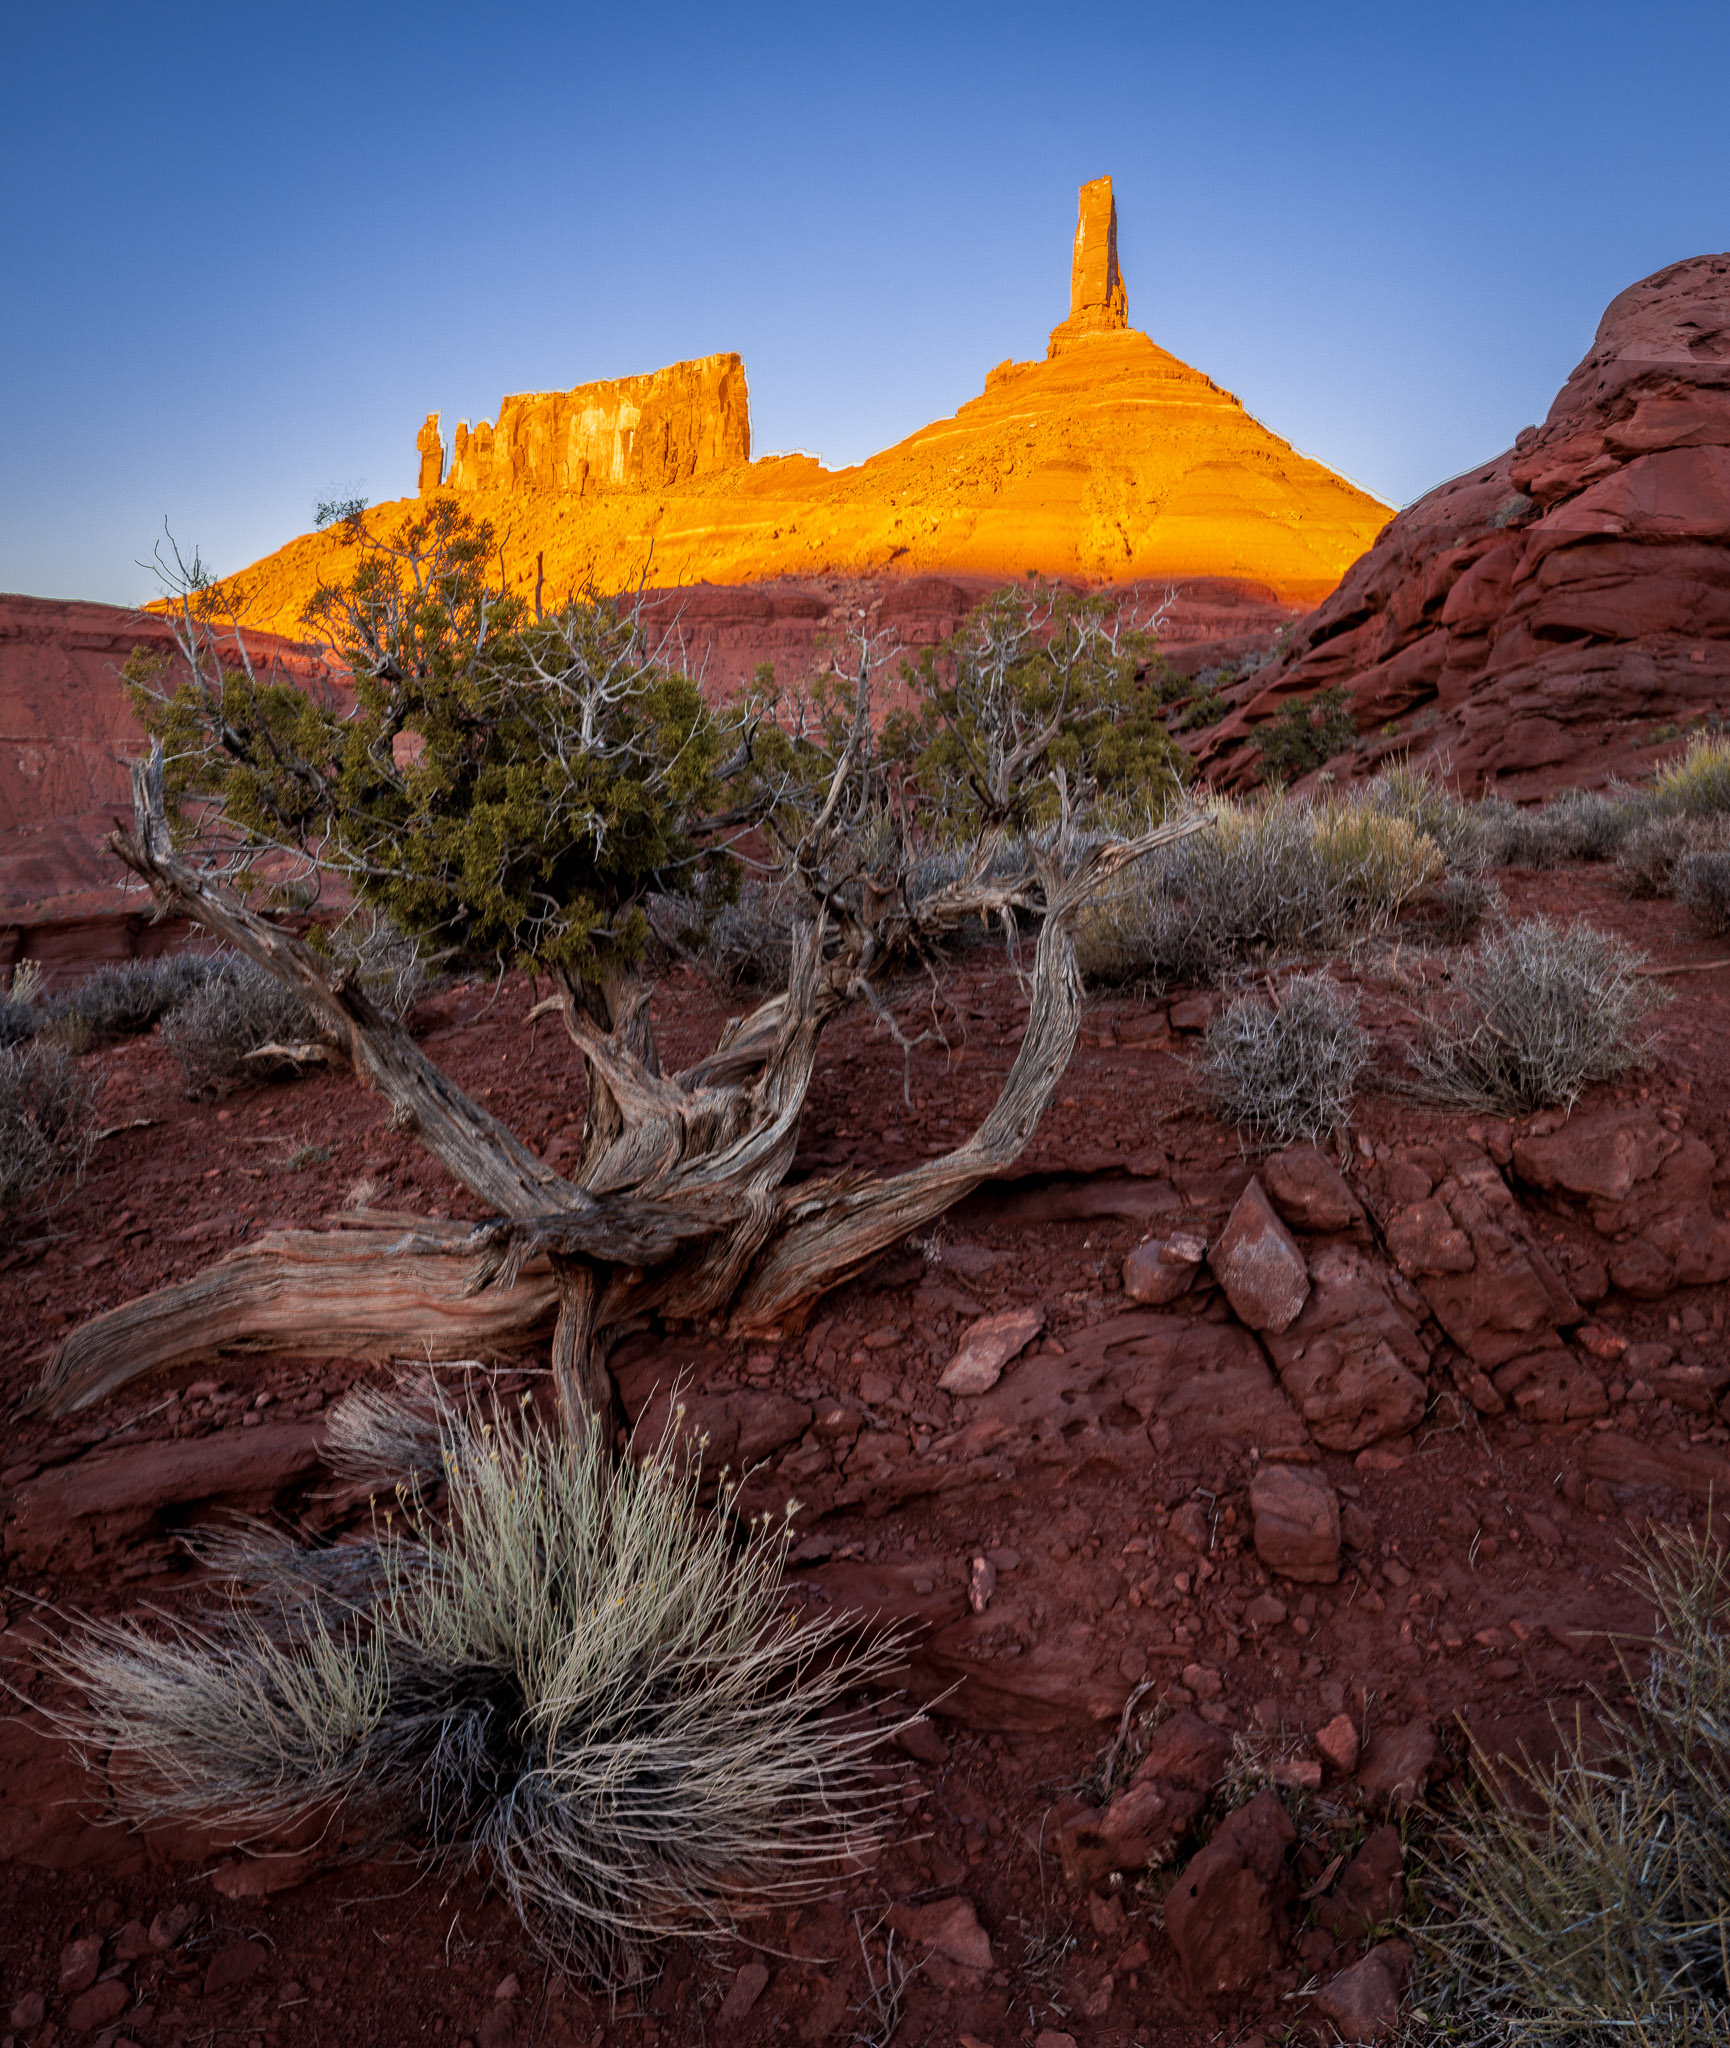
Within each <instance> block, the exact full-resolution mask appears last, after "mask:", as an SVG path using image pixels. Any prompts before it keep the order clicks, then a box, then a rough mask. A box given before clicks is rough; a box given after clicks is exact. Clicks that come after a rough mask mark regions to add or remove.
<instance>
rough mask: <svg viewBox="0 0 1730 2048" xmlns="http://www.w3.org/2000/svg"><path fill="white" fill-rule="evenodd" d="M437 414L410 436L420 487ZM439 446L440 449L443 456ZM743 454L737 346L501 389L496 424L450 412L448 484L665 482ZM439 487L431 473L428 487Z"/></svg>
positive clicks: (604, 486) (581, 491) (489, 487)
mask: <svg viewBox="0 0 1730 2048" xmlns="http://www.w3.org/2000/svg"><path fill="white" fill-rule="evenodd" d="M437 420H438V415H437V414H436V413H435V414H433V415H431V416H430V417H429V419H428V422H427V426H426V427H423V428H422V429H421V438H420V440H419V442H417V443H416V445H417V447H419V449H420V451H421V472H420V494H421V496H422V497H423V498H424V497H425V496H426V495H427V492H428V488H429V486H428V477H429V475H430V471H431V462H432V457H431V455H430V454H429V452H428V448H427V441H426V436H427V431H428V428H431V430H432V433H433V435H434V438H435V440H436V438H437V433H438V427H437ZM442 453H443V451H442V448H441V450H440V457H441V460H442ZM750 459H751V401H750V394H749V392H748V391H747V390H746V386H745V365H744V363H743V361H742V360H741V359H740V358H739V357H738V356H736V355H719V356H701V357H699V358H698V359H697V360H696V361H694V362H688V363H670V364H669V365H668V366H667V367H666V368H665V369H664V370H651V371H649V372H648V373H647V374H646V375H644V376H640V377H615V378H612V379H610V380H608V381H606V382H603V383H597V384H579V385H578V386H577V387H576V388H575V390H572V391H530V392H522V393H519V394H517V395H516V396H515V397H511V398H506V399H504V400H503V401H502V402H501V403H500V406H499V419H498V425H497V426H494V425H493V424H492V422H491V421H490V420H482V421H481V423H480V424H479V426H477V427H476V428H474V430H473V431H472V432H471V431H470V429H469V424H468V421H467V420H459V421H458V422H457V431H456V438H455V440H454V442H453V443H452V446H451V466H450V475H449V476H448V477H447V478H446V479H445V483H446V485H447V487H448V488H449V489H451V490H453V491H501V490H503V491H513V492H523V491H570V492H573V493H574V494H575V495H576V496H577V497H579V498H581V497H584V496H586V495H588V494H590V493H592V492H596V491H604V490H611V489H617V488H620V487H623V488H625V489H631V490H649V491H654V490H664V489H666V488H667V487H668V486H669V485H672V484H683V483H689V482H690V481H691V479H692V478H693V477H702V476H711V475H713V474H714V473H715V472H716V471H717V470H724V469H735V468H738V467H739V466H740V465H741V464H743V463H747V462H749V461H750ZM437 487H438V479H437V478H436V477H435V478H433V480H432V485H431V488H433V489H436V488H437Z"/></svg>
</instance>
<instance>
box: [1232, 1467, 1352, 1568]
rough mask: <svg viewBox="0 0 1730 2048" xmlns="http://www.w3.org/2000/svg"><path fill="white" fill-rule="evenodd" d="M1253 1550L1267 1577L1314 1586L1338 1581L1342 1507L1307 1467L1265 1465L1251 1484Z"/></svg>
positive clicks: (1314, 1472) (1319, 1474) (1336, 1498)
mask: <svg viewBox="0 0 1730 2048" xmlns="http://www.w3.org/2000/svg"><path fill="white" fill-rule="evenodd" d="M1249 1505H1250V1512H1251V1514H1252V1515H1253V1516H1254V1517H1255V1549H1256V1555H1257V1556H1258V1557H1259V1558H1260V1559H1261V1561H1262V1563H1263V1564H1265V1565H1266V1566H1267V1568H1268V1570H1269V1571H1274V1572H1279V1573H1281V1574H1282V1575H1283V1576H1284V1577H1285V1578H1288V1579H1297V1580H1299V1581H1302V1582H1304V1583H1306V1584H1311V1585H1332V1584H1333V1582H1334V1581H1335V1580H1336V1579H1337V1578H1338V1577H1339V1575H1340V1504H1339V1499H1338V1496H1337V1495H1336V1494H1335V1492H1334V1490H1333V1488H1332V1487H1331V1486H1330V1485H1329V1484H1328V1482H1327V1481H1326V1479H1324V1478H1323V1477H1322V1475H1321V1473H1319V1472H1317V1471H1315V1470H1314V1469H1313V1468H1312V1467H1310V1466H1308V1465H1264V1466H1262V1468H1261V1469H1260V1471H1258V1472H1257V1473H1256V1475H1255V1478H1254V1479H1253V1480H1252V1481H1251V1482H1250V1489H1249Z"/></svg>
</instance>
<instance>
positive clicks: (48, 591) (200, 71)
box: [0, 0, 1730, 602]
mask: <svg viewBox="0 0 1730 2048" xmlns="http://www.w3.org/2000/svg"><path fill="white" fill-rule="evenodd" d="M0 28H3V32H4V44H3V47H4V50H5V58H4V64H3V67H0V73H3V76H4V79H5V83H6V88H7V89H6V93H5V106H6V115H5V119H4V121H3V122H0V280H3V283H0V389H3V390H4V392H5V394H6V399H7V419H6V424H5V427H4V429H3V430H0V588H6V589H13V590H25V591H33V592H38V593H41V594H45V595H50V596H61V597H97V598H104V599H108V600H110V601H115V602H128V601H132V600H134V599H137V598H139V597H141V596H144V595H146V594H148V591H149V587H150V586H149V579H148V577H147V576H146V575H145V574H144V572H143V571H142V570H140V569H139V568H138V567H137V561H138V558H139V557H141V556H147V555H148V554H149V552H150V548H151V544H152V541H153V539H154V537H155V536H156V535H157V534H158V533H160V531H161V528H162V523H163V521H164V519H167V521H168V522H169V523H170V525H171V526H172V528H173V530H174V532H175V533H176V535H177V536H179V537H180V538H181V539H182V540H183V541H186V542H196V543H197V545H198V546H199V547H200V548H201V549H202V550H203V551H204V554H205V557H206V559H207V560H210V561H211V562H213V563H214V564H215V565H216V566H217V567H218V568H220V569H224V570H228V569H233V568H237V567H239V566H241V565H242V564H244V563H245V562H247V561H250V560H252V559H254V558H255V557H257V556H258V555H260V554H262V553H264V552H266V551H267V550H268V549H270V548H273V547H275V546H277V545H279V544H280V543H281V542H282V541H284V540H286V539H288V538H289V537H290V536H291V535H293V534H295V533H297V532H300V531H303V530H304V529H305V528H306V527H307V526H308V524H309V523H310V521H311V515H312V508H313V505H314V503H315V501H316V500H317V499H319V498H321V497H330V496H333V495H349V494H351V493H357V492H358V493H363V494H365V495H366V496H368V497H370V498H372V499H374V500H375V501H376V500H379V499H384V498H389V497H394V496H398V495H401V494H403V493H405V492H407V491H409V490H410V489H412V486H413V475H414V435H415V430H416V428H417V427H418V425H419V423H420V420H421V418H422V417H423V415H424V414H425V413H426V412H427V411H428V410H429V409H432V408H435V407H436V408H439V409H441V410H442V411H443V412H444V414H445V417H446V424H447V430H448V427H449V426H450V425H451V424H452V423H454V421H455V420H456V418H457V417H458V416H459V415H462V416H466V417H468V418H470V419H474V418H477V417H480V416H483V415H484V416H487V417H491V416H492V415H493V413H494V411H495V409H496V406H497V403H498V399H499V396H500V394H501V393H502V392H505V391H519V390H534V389H545V388H548V387H551V386H557V385H569V384H574V383H577V382H580V381H583V380H586V379H588V378H591V377H603V376H615V375H620V374H622V373H625V372H628V371H632V370H640V369H649V368H653V367H654V366H655V365H657V364H660V363H664V362H669V361H672V360H674V359H675V358H678V357H680V356H687V355H697V354H705V353H707V352H709V351H711V350H715V349H725V348H736V349H738V350H740V351H741V353H742V354H743V355H744V357H745V360H746V364H747V366H748V369H749V373H750V381H751V399H752V415H753V424H754V434H755V443H756V446H757V448H758V450H759V451H763V450H768V449H774V448H790V447H802V448H810V449H814V450H817V451H818V452H820V453H821V454H822V455H823V457H824V458H825V460H827V461H829V462H830V463H832V464H838V463H841V462H851V461H857V460H858V459H860V458H861V457H863V456H865V455H867V454H869V453H870V452H871V451H872V450H873V449H876V448H879V447H882V446H885V445H886V444H888V443H889V442H892V441H894V440H897V439H899V438H900V437H901V436H902V435H903V434H906V433H908V432H911V431H912V430H913V429H914V428H915V427H917V426H920V425H922V424H923V423H924V422H925V421H927V420H929V419H932V418H934V417H937V416H938V415H941V414H943V413H947V412H951V411H953V410H954V408H955V407H956V406H957V405H959V404H961V403H962V402H964V401H965V400H966V399H967V398H969V397H971V396H973V395H974V394H976V393H977V392H978V391H979V390H980V388H981V387H982V385H983V382H984V377H985V373H986V371H987V370H988V369H989V368H990V367H991V365H992V364H993V363H996V362H998V361H1000V360H1001V359H1002V358H1003V357H1005V356H1011V355H1013V356H1017V357H1024V358H1025V357H1028V356H1032V355H1036V354H1038V353H1040V352H1041V351H1042V350H1043V346H1044V338H1045V334H1046V330H1047V329H1048V328H1049V327H1050V326H1051V325H1052V324H1053V323H1054V322H1055V321H1056V320H1058V319H1059V318H1060V317H1061V316H1062V314H1063V312H1064V311H1065V302H1066V296H1067V289H1068V264H1069V237H1070V233H1071V229H1072V226H1073V218H1074V207H1075V189H1076V186H1077V185H1078V184H1079V183H1080V182H1081V181H1082V180H1083V179H1084V178H1090V177H1096V176H1098V175H1100V174H1101V173H1106V172H1109V173H1110V174H1111V176H1112V177H1113V178H1114V180H1115V181H1116V188H1117V197H1118V212H1119V220H1120V250H1121V255H1122V262H1123V271H1124V276H1125V280H1126V283H1127V285H1128V290H1129V306H1130V318H1131V320H1132V322H1133V323H1134V324H1135V325H1136V326H1138V327H1141V328H1143V329H1145V330H1146V331H1147V332H1148V333H1150V334H1151V335H1152V336H1153V337H1154V338H1155V340H1157V341H1158V342H1160V343H1161V344H1162V345H1163V346H1165V347H1167V348H1170V349H1171V350H1173V351H1174V352H1175V353H1176V354H1178V355H1180V356H1182V357H1183V358H1185V359H1186V360H1187V361H1189V362H1191V363H1194V364H1196V365H1197V366H1198V367H1200V368H1202V369H1204V370H1206V371H1207V372H1208V373H1209V374H1210V375H1211V376H1213V377H1214V378H1215V379H1216V380H1217V381H1218V382H1220V383H1221V384H1224V385H1225V386H1226V387H1227V388H1228V389H1230V390H1232V391H1235V392H1236V393H1237V395H1238V396H1239V397H1240V398H1241V399H1242V400H1243V401H1244V403H1245V404H1246V405H1248V406H1249V407H1250V409H1251V410H1252V411H1253V412H1254V413H1256V414H1257V415H1258V417H1260V418H1261V419H1262V420H1264V421H1265V422H1266V423H1267V424H1268V425H1269V426H1271V427H1272V428H1273V429H1274V430H1275V431H1276V432H1278V433H1280V434H1283V435H1285V436H1286V437H1287V438H1288V439H1290V440H1292V441H1293V442H1295V443H1296V444H1297V445H1298V446H1299V447H1300V448H1303V449H1304V450H1306V451H1307V452H1309V453H1311V454H1313V455H1316V456H1319V457H1320V458H1321V459H1322V460H1324V461H1326V462H1329V463H1331V464H1333V465H1334V466H1335V467H1337V468H1339V469H1341V470H1343V471H1344V472H1345V473H1346V474H1347V475H1349V476H1351V477H1353V478H1354V479H1356V480H1357V481H1358V482H1359V483H1361V484H1363V485H1365V486H1366V487H1367V488H1369V489H1371V490H1373V491H1376V492H1377V493H1379V494H1380V495H1381V496H1383V497H1386V498H1388V499H1390V500H1392V501H1394V502H1396V503H1402V502H1405V501H1408V500H1410V499H1411V498H1413V497H1416V496H1418V495H1419V494H1420V493H1422V492H1423V491H1424V490H1426V489H1428V488H1429V487H1430V486H1431V485H1432V484H1434V483H1436V482H1438V481H1440V480H1441V479H1442V478H1443V477H1446V476H1449V475H1452V474H1455V473H1457V472H1458V471H1460V470H1461V469H1464V468H1466V467H1469V466H1470V465H1471V464H1472V463H1474V462H1476V461H1479V460H1481V459H1482V458H1484V457H1485V456H1488V455H1491V454H1494V453H1495V452H1496V451H1498V450H1499V449H1501V448H1503V447H1505V446H1506V445H1507V444H1508V442H1509V441H1511V440H1512V438H1513V436H1514V434H1515V433H1516V432H1517V431H1518V429H1519V428H1520V427H1522V426H1523V425H1525V424H1526V423H1527V421H1529V420H1534V419H1537V418H1540V417H1542V414H1543V412H1544V410H1545V408H1546V407H1547V405H1548V403H1549V401H1550V398H1551V397H1552V395H1553V393H1554V391H1555V389H1556V387H1557V385H1558V384H1559V383H1560V382H1561V380H1562V378H1563V377H1564V376H1565V375H1566V373H1567V371H1568V370H1569V369H1570V368H1571V367H1572V365H1573V364H1574V362H1575V361H1576V360H1577V359H1578V358H1579V356H1580V355H1581V354H1582V353H1583V352H1584V350H1585V348H1586V346H1587V344H1588V342H1589V341H1590V339H1591V334H1592V330H1593V327H1594V325H1595V324H1596V321H1597V319H1598V316H1599V314H1600V313H1601V312H1602V310H1603V307H1604V305H1605V304H1606V302H1607V301H1608V300H1609V299H1610V298H1611V297H1612V296H1613V295H1614V294H1615V293H1616V292H1617V291H1619V290H1621V289H1622V288H1623V287H1624V286H1625V285H1627V284H1629V283H1631V282H1633V281H1634V280H1635V279H1636V278H1639V277H1642V276H1644V275H1646V274H1647V273H1648V272H1650V271H1652V270H1655V269H1657V268H1658V267H1659V266H1660V265H1662V264H1664V263H1667V262H1670V261H1673V260H1675V259H1676V258H1678V257H1682V256H1688V255H1694V254H1698V253H1699V252H1700V251H1702V250H1708V249H1713V250H1716V249H1723V248H1725V247H1727V246H1730V120H1726V118H1725V114H1724V103H1723V96H1722V95H1723V81H1724V79H1725V77H1726V75H1727V72H1730V8H1726V7H1725V6H1724V5H1723V4H1721V0H1720V4H1716V5H1710V6H1706V5H1691V6H1664V5H1661V4H1658V5H1653V4H1648V5H1646V6H1644V7H1642V8H1638V9H1635V8H1631V7H1627V6H1621V7H1617V8H1611V7H1608V6H1601V5H1597V4H1595V0H1575V4H1572V5H1567V6H1559V5H1547V4H1544V5H1540V4H1530V5H1522V4H1520V0H1500V4H1496V5H1479V4H1477V0H1459V4H1455V5H1452V6H1449V7H1446V8H1443V7H1437V6H1433V5H1432V6H1423V7H1419V6H1413V5H1401V4H1399V0H1392V4H1387V0H1384V4H1381V5H1374V6H1358V5H1335V6H1305V5H1302V4H1296V0H1287V4H1283V5H1260V4H1240V5H1231V4H1215V5H1212V6H1202V7H1196V6H1190V7H1186V8H1182V9H1179V8H1176V7H1167V6H1163V5H1141V6H1120V5H1103V4H1101V5H1084V4H1076V5H1061V4H1047V5H1044V6H1039V7H1027V6H1021V5H1019V4H1015V0H998V4H994V5H988V6H987V5H980V6H944V5H941V4H925V5H901V4H899V0H888V4H879V5H877V6H874V7H872V8H869V9H866V8H861V7H857V6H851V7H840V6H825V5H822V4H820V0H818V4H809V5H805V6H801V7H776V6H753V5H751V4H749V0H739V4H735V5H733V6H731V7H717V6H715V5H713V4H712V0H707V4H704V5H702V6H688V5H662V6H636V7H630V6H620V5H612V6H608V7H604V8H603V7H591V6H586V5H566V6H563V7H555V6H519V7H510V6H493V7H486V8H482V7H474V6H455V5H439V4H437V0H422V4H419V5H414V6H406V5H405V6H394V5H380V4H368V0H351V4H349V5H346V6H340V7H339V6H333V5H328V4H325V0H302V4H299V5H297V6H296V7H293V8H269V9H266V8H263V7H256V6H245V7H233V6H231V7H226V8H219V7H209V6H201V5H199V4H197V0H188V4H184V5H177V6H174V7H167V6H158V5H153V4H132V5H127V6H90V5H81V4H79V0H58V4H56V5H55V6H53V7H31V8H26V7H25V6H23V5H21V4H19V0H5V4H4V6H3V10H0Z"/></svg>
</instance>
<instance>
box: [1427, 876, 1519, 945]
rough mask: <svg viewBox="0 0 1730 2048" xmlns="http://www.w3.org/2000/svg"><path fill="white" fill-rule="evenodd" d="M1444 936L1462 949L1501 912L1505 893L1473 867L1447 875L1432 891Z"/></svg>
mask: <svg viewBox="0 0 1730 2048" xmlns="http://www.w3.org/2000/svg"><path fill="white" fill-rule="evenodd" d="M1430 901H1431V902H1432V903H1433V904H1434V905H1435V906H1436V913H1437V922H1438V923H1439V924H1440V926H1441V931H1442V936H1443V938H1445V939H1447V940H1448V941H1449V942H1450V944H1453V945H1456V946H1461V945H1464V944H1465V943H1466V941H1467V940H1468V939H1472V938H1475V937H1476V936H1477V932H1478V927H1479V926H1480V925H1482V924H1483V923H1484V922H1485V921H1486V920H1487V919H1489V918H1492V917H1499V916H1500V915H1501V912H1502V892H1501V890H1500V889H1498V888H1497V887H1496V885H1495V883H1494V882H1491V881H1488V880H1486V879H1485V877H1484V876H1483V875H1481V874H1478V873H1477V872H1476V871H1475V870H1474V869H1471V868H1456V869H1455V870H1454V872H1453V873H1452V874H1451V875H1444V876H1443V877H1442V879H1441V880H1440V881H1439V882H1438V883H1437V884H1436V886H1435V888H1434V889H1433V890H1431V892H1430Z"/></svg>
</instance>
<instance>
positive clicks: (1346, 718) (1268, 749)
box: [1253, 683, 1358, 787]
mask: <svg viewBox="0 0 1730 2048" xmlns="http://www.w3.org/2000/svg"><path fill="white" fill-rule="evenodd" d="M1357 736H1358V727H1357V720H1356V718H1355V717H1354V716H1353V715H1352V708H1351V693H1350V691H1348V690H1347V689H1346V687H1345V685H1344V684H1343V683H1336V684H1334V685H1333V686H1332V687H1331V688H1329V689H1326V690H1318V691H1317V692H1316V693H1315V695H1314V696H1313V697H1300V698H1294V699H1293V701H1292V702H1291V703H1289V704H1288V705H1286V707H1285V709H1284V710H1283V711H1281V712H1279V713H1278V715H1277V716H1276V717H1274V718H1271V719H1269V720H1268V722H1267V723H1266V724H1265V725H1263V726H1261V727H1259V728H1258V730H1257V731H1256V732H1255V733H1254V735H1253V738H1254V740H1255V748H1256V752H1257V753H1258V754H1260V756H1261V772H1262V777H1263V779H1264V781H1266V782H1269V783H1271V784H1273V785H1274V786H1275V787H1282V786H1283V785H1284V784H1286V783H1288V782H1295V781H1296V780H1297V779H1298V777H1299V776H1300V775H1307V774H1309V772H1310V770H1311V769H1313V768H1320V767H1323V766H1325V765H1326V763H1328V762H1329V761H1331V760H1332V759H1333V758H1334V756H1335V755H1336V754H1343V753H1344V752H1345V750H1346V748H1347V747H1349V746H1350V745H1351V744H1352V742H1353V741H1354V740H1355V739H1356V738H1357Z"/></svg>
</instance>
